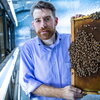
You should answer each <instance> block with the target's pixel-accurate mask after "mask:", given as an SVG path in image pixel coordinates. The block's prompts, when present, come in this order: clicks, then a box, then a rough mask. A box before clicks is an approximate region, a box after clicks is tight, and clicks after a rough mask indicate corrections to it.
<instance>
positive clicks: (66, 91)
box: [61, 86, 83, 100]
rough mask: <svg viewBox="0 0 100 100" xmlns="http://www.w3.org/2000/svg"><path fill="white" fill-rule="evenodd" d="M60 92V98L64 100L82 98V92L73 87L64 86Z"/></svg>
mask: <svg viewBox="0 0 100 100" xmlns="http://www.w3.org/2000/svg"><path fill="white" fill-rule="evenodd" d="M61 91H62V98H65V99H67V100H75V99H76V98H81V97H82V96H83V95H82V91H81V90H80V89H78V88H75V87H73V86H66V87H64V88H62V89H61Z"/></svg>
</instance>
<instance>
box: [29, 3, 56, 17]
mask: <svg viewBox="0 0 100 100" xmlns="http://www.w3.org/2000/svg"><path fill="white" fill-rule="evenodd" d="M35 9H49V10H51V11H52V14H53V16H54V17H55V16H56V14H55V12H56V9H55V7H54V5H53V4H51V3H50V2H46V1H39V2H37V3H36V4H35V5H34V4H33V6H32V7H31V15H32V16H33V12H34V10H35Z"/></svg>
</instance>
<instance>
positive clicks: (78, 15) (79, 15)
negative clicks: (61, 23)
mask: <svg viewBox="0 0 100 100" xmlns="http://www.w3.org/2000/svg"><path fill="white" fill-rule="evenodd" d="M83 16H84V15H82V14H76V15H75V16H72V18H79V17H83Z"/></svg>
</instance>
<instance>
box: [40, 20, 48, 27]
mask: <svg viewBox="0 0 100 100" xmlns="http://www.w3.org/2000/svg"><path fill="white" fill-rule="evenodd" d="M45 27H47V23H46V22H45V21H44V20H43V21H42V22H41V28H45Z"/></svg>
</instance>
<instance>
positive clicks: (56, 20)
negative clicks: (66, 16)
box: [55, 17, 58, 26]
mask: <svg viewBox="0 0 100 100" xmlns="http://www.w3.org/2000/svg"><path fill="white" fill-rule="evenodd" d="M57 24H58V17H56V18H55V26H56V25H57Z"/></svg>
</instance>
